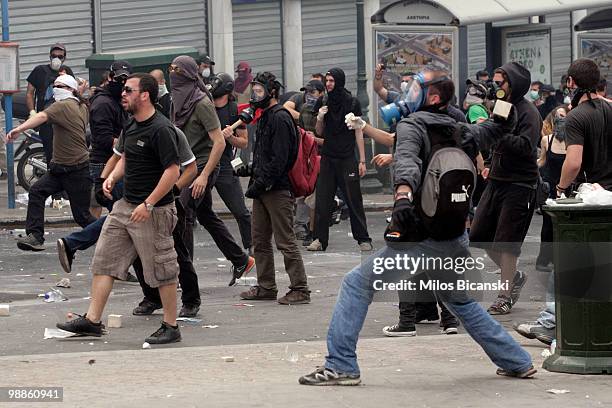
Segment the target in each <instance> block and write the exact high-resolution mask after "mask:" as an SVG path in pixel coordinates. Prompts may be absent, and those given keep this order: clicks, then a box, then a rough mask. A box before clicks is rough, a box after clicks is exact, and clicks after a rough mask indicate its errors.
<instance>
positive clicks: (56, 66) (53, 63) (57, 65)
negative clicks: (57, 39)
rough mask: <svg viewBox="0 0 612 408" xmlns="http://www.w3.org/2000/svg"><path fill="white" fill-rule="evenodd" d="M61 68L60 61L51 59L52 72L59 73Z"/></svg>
mask: <svg viewBox="0 0 612 408" xmlns="http://www.w3.org/2000/svg"><path fill="white" fill-rule="evenodd" d="M61 66H62V60H61V59H59V58H53V59H51V69H52V70H54V71H59V69H60V67H61Z"/></svg>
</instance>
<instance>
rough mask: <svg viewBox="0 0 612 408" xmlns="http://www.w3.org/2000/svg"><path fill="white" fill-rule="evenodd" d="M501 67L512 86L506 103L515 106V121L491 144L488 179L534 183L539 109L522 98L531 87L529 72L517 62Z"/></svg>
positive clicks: (536, 174)
mask: <svg viewBox="0 0 612 408" xmlns="http://www.w3.org/2000/svg"><path fill="white" fill-rule="evenodd" d="M500 69H501V70H502V71H504V72H505V73H506V75H507V76H508V82H509V85H510V89H511V95H510V100H509V101H508V102H510V103H512V104H513V105H514V108H515V110H516V114H517V123H516V127H515V128H514V131H513V132H512V133H510V134H507V135H506V136H504V137H503V138H502V139H501V140H499V141H498V142H497V144H496V145H495V146H494V147H493V150H492V152H493V153H492V157H491V173H490V174H489V178H490V179H491V180H498V181H505V182H512V183H524V184H529V185H533V186H535V183H536V182H537V180H538V165H537V146H538V141H539V140H540V134H541V131H542V118H541V117H540V113H539V112H538V109H537V108H536V107H535V106H534V105H533V104H532V103H531V102H529V101H528V100H527V99H525V97H524V96H525V94H526V93H527V91H528V90H529V88H530V86H531V73H530V72H529V71H528V70H527V69H526V68H525V67H523V66H522V65H520V64H517V63H516V62H509V63H507V64H504V65H503V66H502V67H501V68H500Z"/></svg>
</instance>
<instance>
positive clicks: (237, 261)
mask: <svg viewBox="0 0 612 408" xmlns="http://www.w3.org/2000/svg"><path fill="white" fill-rule="evenodd" d="M218 172H219V170H218V169H217V170H216V171H215V172H213V174H211V175H210V176H209V177H208V184H207V185H206V190H205V191H204V194H203V195H202V196H201V197H200V198H198V199H197V200H196V199H194V198H193V197H191V189H189V188H185V189H183V191H182V192H181V201H182V203H183V205H184V206H185V218H186V222H185V224H186V226H185V238H184V240H185V246H186V247H187V250H188V251H189V254H190V257H191V260H192V261H193V224H194V221H195V220H196V219H197V220H198V222H199V223H200V225H202V226H203V227H204V228H206V231H208V233H209V234H210V236H211V237H212V239H213V241H215V244H216V245H217V248H219V250H220V251H221V252H222V253H223V255H224V256H225V258H227V259H228V260H229V261H230V262H231V263H232V264H233V265H234V266H237V267H238V266H243V265H244V264H246V263H247V262H248V260H249V255H248V254H247V253H246V252H244V251H243V250H242V248H240V245H238V244H237V243H236V240H234V237H233V236H232V234H231V233H230V232H229V230H228V229H227V227H226V226H225V224H224V223H223V221H221V218H219V216H218V215H217V214H216V213H215V212H214V210H213V201H212V188H213V186H214V185H215V181H216V180H217V174H218Z"/></svg>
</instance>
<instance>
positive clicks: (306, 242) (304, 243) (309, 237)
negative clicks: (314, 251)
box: [302, 231, 313, 247]
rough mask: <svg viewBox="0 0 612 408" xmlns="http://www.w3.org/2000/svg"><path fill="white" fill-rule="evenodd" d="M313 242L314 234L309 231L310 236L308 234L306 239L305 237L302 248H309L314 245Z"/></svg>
mask: <svg viewBox="0 0 612 408" xmlns="http://www.w3.org/2000/svg"><path fill="white" fill-rule="evenodd" d="M312 241H313V237H312V232H311V231H308V234H306V237H304V240H303V241H302V246H305V247H307V246H309V245H310V244H312Z"/></svg>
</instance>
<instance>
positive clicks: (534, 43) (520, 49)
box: [504, 28, 552, 84]
mask: <svg viewBox="0 0 612 408" xmlns="http://www.w3.org/2000/svg"><path fill="white" fill-rule="evenodd" d="M504 58H505V60H504V62H510V61H516V62H518V63H519V64H521V65H523V66H524V67H525V68H527V69H528V70H529V71H530V72H531V81H541V82H543V83H545V84H551V81H552V77H551V68H552V65H551V58H550V29H549V28H545V29H538V30H517V31H509V32H506V35H505V55H504Z"/></svg>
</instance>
